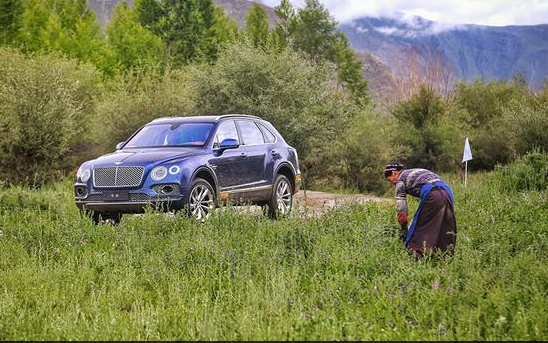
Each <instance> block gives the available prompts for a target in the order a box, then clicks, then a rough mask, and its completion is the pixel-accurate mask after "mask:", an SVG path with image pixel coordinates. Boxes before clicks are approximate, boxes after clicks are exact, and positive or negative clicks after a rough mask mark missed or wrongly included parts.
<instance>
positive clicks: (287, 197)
mask: <svg viewBox="0 0 548 343" xmlns="http://www.w3.org/2000/svg"><path fill="white" fill-rule="evenodd" d="M292 207H293V187H292V186H291V182H290V181H289V179H288V178H287V177H286V176H285V175H281V174H278V175H276V178H275V179H274V185H273V187H272V193H271V195H270V200H269V201H268V216H269V217H270V218H272V219H279V218H283V217H287V216H288V215H289V213H290V212H291V209H292Z"/></svg>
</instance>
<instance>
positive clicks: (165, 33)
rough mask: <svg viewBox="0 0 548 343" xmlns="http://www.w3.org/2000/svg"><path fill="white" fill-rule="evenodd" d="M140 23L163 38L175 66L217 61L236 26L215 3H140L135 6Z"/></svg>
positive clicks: (192, 0)
mask: <svg viewBox="0 0 548 343" xmlns="http://www.w3.org/2000/svg"><path fill="white" fill-rule="evenodd" d="M135 10H136V13H137V17H138V18H139V21H140V23H141V24H142V25H143V26H144V27H146V28H147V29H149V30H151V31H152V32H153V33H154V34H156V35H157V36H159V37H160V38H161V39H162V40H163V42H164V44H165V45H166V47H167V54H168V58H169V60H170V61H172V62H173V63H174V64H175V65H182V64H188V63H190V62H192V61H209V62H211V61H214V60H215V59H216V57H217V54H218V53H219V51H220V50H221V48H222V46H223V44H224V43H226V40H228V39H231V38H233V37H234V36H236V33H235V32H234V33H233V34H230V33H229V34H227V33H223V32H224V31H226V32H230V31H233V30H234V28H235V25H234V24H232V22H231V20H230V19H229V18H228V17H226V15H225V14H224V12H222V11H220V10H219V9H218V8H217V7H216V6H215V5H214V4H213V1H212V0H186V1H179V0H163V1H155V0H140V1H137V2H136V3H135Z"/></svg>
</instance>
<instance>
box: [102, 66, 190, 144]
mask: <svg viewBox="0 0 548 343" xmlns="http://www.w3.org/2000/svg"><path fill="white" fill-rule="evenodd" d="M183 75H184V71H176V72H167V73H165V74H163V76H160V75H158V74H157V73H156V72H155V71H154V70H152V71H151V70H150V69H139V70H134V73H133V74H126V75H125V76H122V77H121V78H120V79H119V80H117V81H115V82H114V84H113V85H112V87H111V88H112V89H111V91H110V92H109V94H108V95H106V97H105V99H104V101H102V102H101V103H100V104H99V105H98V106H97V119H98V121H99V122H98V123H97V126H98V127H100V128H101V129H100V130H99V131H98V132H97V134H98V137H99V138H100V140H101V142H102V143H103V150H105V151H111V150H112V149H113V148H114V146H115V145H116V144H117V143H118V142H121V141H125V140H126V139H128V138H129V136H130V135H131V134H132V133H133V132H134V131H135V130H137V129H138V128H139V127H141V126H142V125H144V124H146V123H148V122H149V121H151V120H153V119H155V118H158V117H168V116H174V117H181V116H187V115H190V114H192V110H191V109H192V107H193V102H192V100H191V97H190V96H189V93H188V92H189V91H188V89H187V88H186V87H185V84H184V82H183V81H182V79H183V77H182V76H183Z"/></svg>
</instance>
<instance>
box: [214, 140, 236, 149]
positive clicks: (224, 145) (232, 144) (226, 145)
mask: <svg viewBox="0 0 548 343" xmlns="http://www.w3.org/2000/svg"><path fill="white" fill-rule="evenodd" d="M239 146H240V144H238V141H237V140H235V139H232V138H227V139H225V140H223V141H222V142H221V145H220V147H219V149H220V150H226V149H236V148H238V147H239Z"/></svg>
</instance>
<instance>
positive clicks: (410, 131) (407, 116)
mask: <svg viewBox="0 0 548 343" xmlns="http://www.w3.org/2000/svg"><path fill="white" fill-rule="evenodd" d="M392 113H393V115H394V117H396V119H398V124H399V125H398V132H397V135H395V136H394V140H393V141H392V145H393V146H394V147H397V146H402V147H403V149H402V150H401V151H400V155H399V156H397V157H398V159H399V160H401V161H403V162H404V163H405V164H406V165H407V166H409V167H421V168H427V169H432V170H435V171H438V172H443V171H454V170H455V169H456V168H457V166H458V164H459V162H460V158H461V157H462V150H460V149H462V143H463V142H464V133H463V131H462V123H460V122H458V121H455V119H454V118H453V117H454V115H453V114H452V112H451V111H448V108H447V105H446V104H445V103H444V101H443V99H442V97H441V95H440V94H438V93H437V92H436V91H435V90H433V89H431V88H428V87H424V86H423V87H422V88H421V89H420V92H419V93H417V94H416V95H414V96H413V97H412V98H410V99H409V100H406V101H402V102H400V103H399V104H398V105H397V106H396V107H395V108H394V109H393V111H392Z"/></svg>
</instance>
